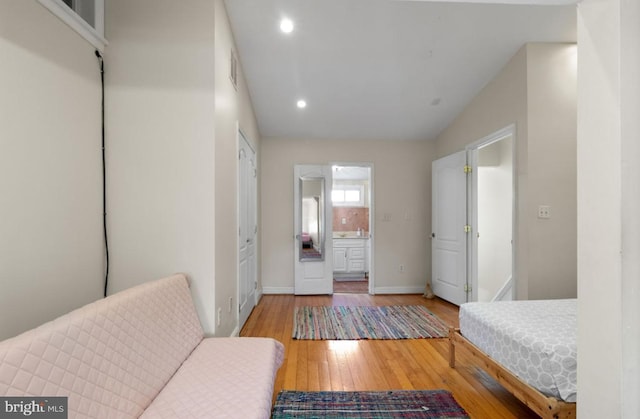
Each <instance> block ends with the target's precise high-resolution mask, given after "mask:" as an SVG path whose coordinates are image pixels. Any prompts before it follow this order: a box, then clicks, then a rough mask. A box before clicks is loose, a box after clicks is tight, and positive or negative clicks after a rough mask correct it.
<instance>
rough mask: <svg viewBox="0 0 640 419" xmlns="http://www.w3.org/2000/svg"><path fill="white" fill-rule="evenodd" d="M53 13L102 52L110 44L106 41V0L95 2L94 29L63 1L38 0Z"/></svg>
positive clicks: (96, 0)
mask: <svg viewBox="0 0 640 419" xmlns="http://www.w3.org/2000/svg"><path fill="white" fill-rule="evenodd" d="M38 2H40V4H42V5H43V6H44V7H46V8H47V9H48V10H49V11H50V12H51V13H53V14H54V15H56V16H57V17H58V18H59V19H60V20H62V21H63V22H64V23H66V24H67V25H69V27H70V28H71V29H73V30H75V31H76V32H77V33H78V34H79V35H80V36H82V37H83V38H84V39H85V40H87V42H89V43H90V44H91V45H93V46H94V47H96V48H97V49H98V50H99V51H100V52H102V51H104V48H105V47H106V46H107V44H108V42H107V40H106V39H104V0H95V24H96V27H95V28H93V27H91V25H89V24H88V23H87V22H85V20H84V19H82V18H81V17H80V16H79V15H78V14H77V13H75V12H74V11H73V10H71V9H69V7H68V6H67V5H66V4H64V3H63V2H62V0H38Z"/></svg>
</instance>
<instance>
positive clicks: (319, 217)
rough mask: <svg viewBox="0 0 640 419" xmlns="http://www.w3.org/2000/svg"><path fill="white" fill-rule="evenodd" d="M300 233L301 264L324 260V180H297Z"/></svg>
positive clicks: (315, 178)
mask: <svg viewBox="0 0 640 419" xmlns="http://www.w3.org/2000/svg"><path fill="white" fill-rule="evenodd" d="M299 185H300V195H299V196H300V199H301V202H299V204H300V210H301V214H300V220H301V223H300V231H298V232H297V237H298V246H299V250H300V252H299V254H300V261H301V262H317V261H322V260H324V241H325V237H324V236H325V214H324V200H325V196H324V178H323V177H306V176H303V177H301V178H299Z"/></svg>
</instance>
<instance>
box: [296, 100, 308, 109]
mask: <svg viewBox="0 0 640 419" xmlns="http://www.w3.org/2000/svg"><path fill="white" fill-rule="evenodd" d="M296 105H297V106H298V108H300V109H304V108H306V107H307V102H306V101H305V100H302V99H300V100H299V101H298V103H296Z"/></svg>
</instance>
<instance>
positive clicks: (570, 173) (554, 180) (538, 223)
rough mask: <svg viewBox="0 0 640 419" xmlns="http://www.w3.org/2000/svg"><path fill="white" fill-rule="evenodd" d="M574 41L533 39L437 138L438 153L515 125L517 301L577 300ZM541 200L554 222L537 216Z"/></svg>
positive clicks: (449, 151) (450, 150) (454, 148)
mask: <svg viewBox="0 0 640 419" xmlns="http://www.w3.org/2000/svg"><path fill="white" fill-rule="evenodd" d="M575 51H576V49H575V45H572V44H527V45H525V46H523V47H522V48H521V49H520V50H519V51H518V52H517V53H516V54H515V55H514V57H513V58H512V59H511V61H510V62H509V63H508V64H507V65H506V66H505V67H504V69H503V70H502V71H501V72H500V74H498V76H496V78H495V79H493V80H492V81H491V82H490V83H489V84H488V85H487V86H485V88H484V89H483V90H482V91H481V92H480V93H479V94H478V95H477V96H476V97H475V98H474V99H473V100H472V101H471V103H470V104H469V105H468V106H467V107H466V108H465V110H464V111H463V112H462V113H461V114H460V115H459V116H458V117H457V118H456V119H455V120H454V122H453V123H452V124H451V125H450V126H449V127H447V128H446V129H445V130H444V131H443V132H442V133H441V134H440V135H439V136H438V138H437V139H436V156H437V157H441V156H445V155H447V154H450V153H453V152H455V151H459V150H462V149H464V148H465V147H466V146H467V145H468V144H471V143H473V142H475V141H477V140H479V139H481V138H484V137H486V136H487V135H489V134H491V133H493V132H496V131H498V130H500V129H502V128H504V127H506V126H508V125H510V124H515V125H516V135H515V142H514V147H515V148H516V162H515V164H516V179H515V181H516V194H517V198H516V212H515V216H516V225H517V228H516V231H515V232H514V233H515V234H514V246H515V279H516V297H517V298H518V299H539V298H563V297H575V295H576V288H577V285H576V283H577V279H576V221H575V219H576V192H575V191H576V186H575V185H576V180H575V179H576V163H575V161H576V158H575V142H576V134H575V129H576V122H575V121H576V116H575V106H576V104H575V97H576V96H575V89H576V65H575V60H576V56H575ZM540 204H544V205H550V206H551V207H552V218H551V219H550V220H539V219H538V218H537V207H538V205H540Z"/></svg>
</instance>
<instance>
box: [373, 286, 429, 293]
mask: <svg viewBox="0 0 640 419" xmlns="http://www.w3.org/2000/svg"><path fill="white" fill-rule="evenodd" d="M373 292H374V294H422V293H424V286H419V287H375V288H374V290H373Z"/></svg>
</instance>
